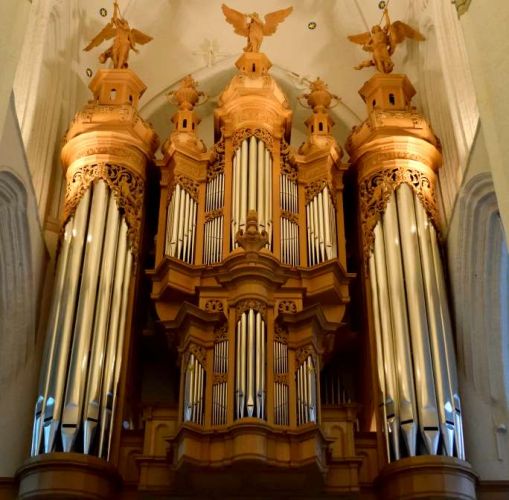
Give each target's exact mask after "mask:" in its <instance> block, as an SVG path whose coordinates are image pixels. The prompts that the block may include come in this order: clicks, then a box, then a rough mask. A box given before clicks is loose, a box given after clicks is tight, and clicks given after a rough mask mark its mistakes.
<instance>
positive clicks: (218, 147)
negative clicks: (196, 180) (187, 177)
mask: <svg viewBox="0 0 509 500" xmlns="http://www.w3.org/2000/svg"><path fill="white" fill-rule="evenodd" d="M212 151H213V161H212V163H209V165H208V166H207V182H210V181H211V180H213V179H214V178H215V177H216V176H217V175H218V174H220V173H222V172H224V138H223V136H221V139H220V140H219V141H218V142H216V143H215V144H214V147H213V148H212Z"/></svg>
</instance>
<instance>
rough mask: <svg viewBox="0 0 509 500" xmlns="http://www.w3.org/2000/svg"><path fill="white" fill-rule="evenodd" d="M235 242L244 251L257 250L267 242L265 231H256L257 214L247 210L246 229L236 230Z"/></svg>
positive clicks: (254, 211)
mask: <svg viewBox="0 0 509 500" xmlns="http://www.w3.org/2000/svg"><path fill="white" fill-rule="evenodd" d="M235 242H236V243H238V245H239V246H240V247H241V248H243V249H244V250H245V251H246V252H259V251H260V250H261V249H262V248H263V247H265V246H266V245H267V244H268V242H269V237H268V235H267V231H265V230H264V229H262V230H261V231H258V214H257V213H256V210H249V211H248V213H247V217H246V230H245V231H244V230H242V229H241V230H240V231H237V234H236V235H235Z"/></svg>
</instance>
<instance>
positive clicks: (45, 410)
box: [20, 68, 158, 498]
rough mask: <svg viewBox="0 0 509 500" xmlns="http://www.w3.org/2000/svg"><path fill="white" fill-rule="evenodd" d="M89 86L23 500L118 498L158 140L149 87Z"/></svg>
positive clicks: (75, 134) (73, 138) (76, 142)
mask: <svg viewBox="0 0 509 500" xmlns="http://www.w3.org/2000/svg"><path fill="white" fill-rule="evenodd" d="M89 87H90V90H91V91H92V94H93V98H92V99H91V100H90V101H89V102H88V104H86V105H85V106H84V108H83V109H82V110H81V111H80V112H78V113H77V114H76V116H75V118H74V120H73V121H72V123H71V124H70V127H69V129H68V131H67V133H66V135H65V139H64V146H63V149H62V163H63V169H64V176H65V183H66V191H65V201H64V210H63V212H64V213H63V224H62V233H61V241H60V245H59V250H58V256H57V263H56V270H55V275H54V287H53V294H52V303H51V309H50V312H49V319H48V327H47V336H46V344H45V350H44V355H43V360H42V367H41V375H40V383H39V390H38V393H37V398H36V404H35V415H34V422H33V436H32V447H31V456H32V458H31V459H30V460H29V461H28V462H27V464H26V465H25V466H24V467H23V469H22V470H21V472H20V477H21V485H20V497H21V498H37V497H38V495H41V494H42V495H44V491H46V492H51V494H55V495H57V494H61V495H64V496H65V497H66V498H67V497H68V496H69V497H72V496H73V494H74V493H76V492H78V493H77V494H78V496H79V495H80V494H83V492H85V493H86V495H90V496H91V497H94V498H96V495H98V496H97V497H98V498H99V497H102V498H110V497H109V496H108V495H111V494H112V491H113V489H112V488H113V487H114V485H115V484H116V482H117V481H118V478H117V477H116V472H115V468H114V467H113V466H112V465H111V464H110V463H108V460H110V458H111V457H110V455H111V451H112V444H113V443H112V436H113V435H114V434H115V432H118V430H119V428H120V426H119V422H121V407H120V405H119V398H120V392H121V391H120V379H121V375H122V373H123V372H124V370H125V359H126V354H127V353H128V347H129V342H130V333H131V318H132V305H133V304H132V302H133V294H134V288H135V283H136V281H137V275H138V271H139V268H140V266H139V252H140V243H141V232H142V227H143V217H144V194H145V186H146V178H147V168H148V165H149V162H150V161H151V160H152V157H153V154H154V152H155V149H156V148H157V146H158V139H157V136H156V134H155V132H154V130H153V129H152V127H151V126H150V125H149V124H148V123H146V122H145V121H144V120H143V119H142V118H141V117H140V115H139V114H138V111H137V106H138V102H139V99H140V97H141V96H142V94H143V92H144V91H145V85H144V84H143V82H142V81H141V80H140V79H139V77H138V76H137V75H136V74H135V73H134V72H133V71H131V70H130V69H126V68H123V69H122V68H118V69H100V70H98V72H97V73H96V75H95V76H94V78H93V79H92V81H91V82H90V85H89ZM116 444H117V446H118V442H117V443H116ZM64 478H65V479H64ZM87 497H88V496H87Z"/></svg>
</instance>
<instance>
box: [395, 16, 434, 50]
mask: <svg viewBox="0 0 509 500" xmlns="http://www.w3.org/2000/svg"><path fill="white" fill-rule="evenodd" d="M389 36H390V39H391V44H392V45H393V46H394V45H397V44H398V43H401V42H402V41H403V40H404V39H405V38H412V39H413V40H417V41H418V42H423V41H424V40H426V38H425V37H424V36H423V35H422V34H421V33H419V32H418V31H417V30H416V29H414V28H412V27H411V26H409V25H408V24H405V23H404V22H402V21H396V22H394V23H392V24H391V25H390V27H389Z"/></svg>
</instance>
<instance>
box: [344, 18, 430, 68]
mask: <svg viewBox="0 0 509 500" xmlns="http://www.w3.org/2000/svg"><path fill="white" fill-rule="evenodd" d="M383 20H385V26H384V27H382V26H381V23H380V24H377V25H375V26H373V27H372V28H371V32H366V33H361V34H359V35H351V36H349V37H348V39H349V40H350V41H351V42H354V43H358V44H359V45H362V48H363V50H365V51H366V52H372V53H373V56H372V58H371V59H368V60H366V61H363V62H361V63H360V64H359V65H358V66H356V67H355V69H362V68H369V67H370V66H375V67H376V69H377V70H378V71H380V73H391V72H392V70H393V68H394V63H393V61H392V59H391V56H392V54H394V51H395V50H396V46H397V45H398V44H400V43H401V42H403V41H404V40H405V38H411V39H413V40H416V41H418V42H422V41H424V40H425V38H424V36H423V35H422V34H421V33H419V32H418V31H417V30H415V29H414V28H412V27H411V26H409V25H408V24H405V23H404V22H402V21H396V22H394V23H391V21H390V19H389V13H388V10H387V8H385V9H384V13H383V16H382V21H383Z"/></svg>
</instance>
